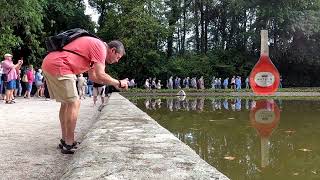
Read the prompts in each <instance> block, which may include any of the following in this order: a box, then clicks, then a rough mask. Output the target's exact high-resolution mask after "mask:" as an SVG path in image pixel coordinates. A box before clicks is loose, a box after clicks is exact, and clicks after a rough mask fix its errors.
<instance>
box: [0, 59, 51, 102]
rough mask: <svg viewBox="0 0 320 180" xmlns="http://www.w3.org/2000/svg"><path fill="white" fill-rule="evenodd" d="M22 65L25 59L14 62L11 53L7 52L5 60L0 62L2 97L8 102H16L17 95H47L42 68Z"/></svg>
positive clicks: (0, 95) (0, 93) (0, 96)
mask: <svg viewBox="0 0 320 180" xmlns="http://www.w3.org/2000/svg"><path fill="white" fill-rule="evenodd" d="M22 65H23V59H22V58H20V59H19V60H18V63H16V64H14V63H13V59H12V55H11V54H5V55H4V61H2V62H0V77H1V80H0V99H1V100H4V101H5V103H6V104H13V103H15V102H16V101H15V98H16V97H22V96H23V97H24V98H30V97H31V96H35V97H39V98H40V97H45V85H44V78H43V74H42V70H41V69H40V68H38V69H34V68H33V66H32V65H29V66H22Z"/></svg>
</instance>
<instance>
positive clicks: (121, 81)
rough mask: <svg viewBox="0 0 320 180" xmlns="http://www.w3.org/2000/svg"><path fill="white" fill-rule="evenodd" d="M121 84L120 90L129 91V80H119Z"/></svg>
mask: <svg viewBox="0 0 320 180" xmlns="http://www.w3.org/2000/svg"><path fill="white" fill-rule="evenodd" d="M119 82H120V85H119V89H124V90H128V84H129V81H128V78H126V79H122V80H119Z"/></svg>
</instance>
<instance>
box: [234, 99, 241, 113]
mask: <svg viewBox="0 0 320 180" xmlns="http://www.w3.org/2000/svg"><path fill="white" fill-rule="evenodd" d="M235 109H236V110H237V111H241V99H240V98H237V99H236V103H235Z"/></svg>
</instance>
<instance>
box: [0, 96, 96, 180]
mask: <svg viewBox="0 0 320 180" xmlns="http://www.w3.org/2000/svg"><path fill="white" fill-rule="evenodd" d="M16 102H17V103H15V104H4V102H3V101H0V142H1V143H0V159H1V161H0V179H1V180H3V179H5V180H6V179H9V180H11V179H12V180H13V179H14V180H17V179H18V180H20V179H21V180H29V179H39V180H44V179H46V180H47V179H49V180H50V179H60V177H61V176H62V173H63V171H64V169H65V167H66V165H67V163H68V162H69V161H70V159H71V158H72V155H64V154H61V153H60V150H59V149H57V148H56V147H57V145H58V143H59V140H60V138H61V136H60V135H61V131H60V122H59V116H58V112H59V107H60V103H57V102H55V101H53V100H51V101H45V100H44V99H39V98H31V99H24V98H17V99H16ZM97 109H98V108H97V107H93V101H92V98H87V99H86V100H82V101H81V107H80V113H79V119H78V124H77V128H76V136H77V139H78V140H79V139H80V141H81V137H83V135H84V134H86V133H87V131H88V129H89V128H90V126H91V125H92V124H93V123H94V120H95V119H96V116H97V115H98V111H97Z"/></svg>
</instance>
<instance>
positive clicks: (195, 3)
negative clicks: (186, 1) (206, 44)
mask: <svg viewBox="0 0 320 180" xmlns="http://www.w3.org/2000/svg"><path fill="white" fill-rule="evenodd" d="M193 5H194V6H193V13H194V21H195V22H194V25H195V39H196V44H195V46H196V51H197V52H199V51H200V39H199V15H198V7H197V0H194V1H193Z"/></svg>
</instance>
